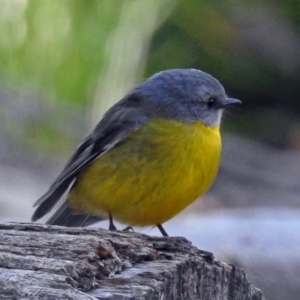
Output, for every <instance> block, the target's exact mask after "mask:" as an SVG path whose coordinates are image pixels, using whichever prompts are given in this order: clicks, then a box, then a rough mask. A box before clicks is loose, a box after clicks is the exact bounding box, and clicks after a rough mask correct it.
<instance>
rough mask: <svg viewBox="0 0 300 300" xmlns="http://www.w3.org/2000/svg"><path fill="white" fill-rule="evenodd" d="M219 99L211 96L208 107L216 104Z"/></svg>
mask: <svg viewBox="0 0 300 300" xmlns="http://www.w3.org/2000/svg"><path fill="white" fill-rule="evenodd" d="M216 101H217V99H216V98H214V97H210V98H209V99H208V101H207V106H208V108H212V107H213V106H214V104H215V103H216Z"/></svg>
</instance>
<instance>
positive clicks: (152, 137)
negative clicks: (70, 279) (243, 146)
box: [32, 69, 241, 236]
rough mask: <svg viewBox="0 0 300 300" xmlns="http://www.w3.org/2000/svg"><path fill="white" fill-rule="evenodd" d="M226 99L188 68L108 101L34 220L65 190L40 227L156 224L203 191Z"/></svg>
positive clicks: (215, 162) (217, 151)
mask: <svg viewBox="0 0 300 300" xmlns="http://www.w3.org/2000/svg"><path fill="white" fill-rule="evenodd" d="M237 103H241V102H240V101H239V100H236V99H232V98H228V97H227V96H226V93H225V91H224V88H223V86H222V85H221V84H220V82H219V81H218V80H216V79H215V78H213V77H212V76H210V75H209V74H207V73H204V72H202V71H199V70H195V69H173V70H166V71H162V72H159V73H157V74H155V75H153V76H152V77H150V78H149V79H148V80H146V81H144V82H142V83H141V84H139V85H137V86H136V87H134V88H133V89H132V90H131V91H129V93H128V94H127V95H126V96H125V97H124V98H123V99H122V100H120V101H119V102H118V103H116V104H115V105H114V106H112V107H111V108H110V109H109V110H108V111H107V112H106V114H105V115H104V117H103V118H102V120H101V121H100V122H99V123H98V125H97V126H96V128H95V129H94V131H93V132H92V133H91V134H90V135H89V136H88V137H87V138H86V139H85V140H84V141H83V142H82V143H81V144H80V145H79V146H78V148H77V149H76V151H75V153H74V154H73V156H72V157H71V159H70V160H69V162H68V163H67V165H66V166H65V168H64V169H63V171H62V172H61V174H60V175H59V176H58V177H57V179H56V180H55V182H54V183H53V184H52V185H51V186H50V188H49V190H48V192H47V193H46V194H44V195H43V196H42V197H41V198H40V199H39V200H38V201H37V202H36V203H35V206H38V207H37V209H36V211H35V212H34V214H33V216H32V221H36V220H38V219H40V218H41V217H43V216H44V215H45V214H47V213H48V212H49V211H50V210H51V209H52V208H53V206H54V205H55V204H56V203H57V201H58V200H59V199H60V197H61V196H62V195H63V194H64V192H65V191H66V190H67V189H68V188H69V187H70V186H71V187H70V191H69V193H68V196H67V199H66V201H65V202H64V203H63V204H62V206H61V207H60V208H59V209H58V210H57V211H56V212H55V213H54V215H53V216H52V217H51V218H50V219H49V221H48V222H47V223H48V224H55V225H64V226H87V225H90V224H92V223H95V222H98V221H100V220H104V219H107V218H109V221H110V225H109V229H110V230H115V229H116V228H115V226H114V223H113V218H114V219H116V220H118V221H120V222H122V223H124V224H127V225H128V226H140V227H146V226H158V228H159V230H160V231H161V233H162V234H163V235H164V236H167V233H166V231H165V230H164V228H163V227H162V224H163V223H164V222H166V221H168V220H169V219H171V218H172V217H174V216H175V215H177V214H178V213H179V212H181V211H182V210H183V209H185V208H186V207H187V206H188V205H189V204H191V203H192V202H194V201H195V200H196V199H197V198H198V197H200V196H201V195H203V194H204V193H205V192H206V191H207V189H208V188H209V187H210V185H211V184H212V182H213V181H214V179H215V177H216V174H217V172H218V169H219V165H220V157H221V148H222V146H221V137H220V131H219V128H220V122H221V117H222V113H223V110H224V108H226V107H228V106H230V105H233V104H237Z"/></svg>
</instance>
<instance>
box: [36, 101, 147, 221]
mask: <svg viewBox="0 0 300 300" xmlns="http://www.w3.org/2000/svg"><path fill="white" fill-rule="evenodd" d="M137 104H138V101H137V99H136V98H134V100H132V97H131V96H128V97H126V98H124V99H123V100H121V101H120V102H119V103H117V104H116V105H115V106H113V107H112V108H111V109H110V110H109V111H108V112H107V113H106V114H105V115H104V117H103V119H102V120H101V121H100V122H99V123H98V125H97V126H96V128H95V129H94V131H93V132H92V134H91V135H89V136H88V137H87V138H86V139H85V140H84V141H83V143H82V144H80V145H79V146H78V148H77V149H76V151H75V153H74V154H73V156H72V157H71V158H70V160H69V161H68V163H67V164H66V166H65V168H64V169H63V171H62V172H61V174H60V175H59V176H58V177H57V179H56V180H55V181H54V183H53V184H52V185H51V186H50V188H49V190H48V192H47V193H45V194H44V195H43V196H42V197H41V198H40V199H38V200H37V201H36V202H35V204H34V206H38V207H37V209H36V210H35V212H34V214H33V215H32V218H31V219H32V221H36V220H38V219H40V218H42V217H43V216H44V215H45V214H47V213H48V212H49V211H50V210H51V209H52V208H53V207H54V205H55V204H56V203H57V202H58V200H59V199H60V198H61V196H62V195H63V194H64V192H65V191H66V190H67V189H68V188H69V186H70V185H71V184H72V182H74V180H76V177H77V175H78V174H79V173H80V172H81V171H82V170H83V169H85V168H86V167H87V166H89V165H90V164H91V163H92V162H93V161H94V160H95V159H97V158H99V157H100V156H101V155H103V154H104V153H105V152H107V151H109V150H110V149H111V148H113V147H116V146H117V145H118V144H119V143H120V142H122V141H123V140H124V139H125V138H126V136H127V135H128V134H129V133H130V132H132V131H134V130H136V129H138V128H139V127H141V126H142V125H143V124H144V123H145V122H146V120H147V116H146V115H145V114H144V113H143V111H142V110H141V109H140V108H141V106H139V105H137ZM76 216H77V217H76ZM59 218H61V221H60V222H58V219H59ZM101 219H102V218H101V217H99V218H98V217H95V216H89V215H88V214H74V212H72V211H71V210H70V208H69V207H68V206H67V204H66V203H64V204H63V205H62V206H61V208H59V209H58V211H57V212H56V213H55V214H54V215H53V217H52V218H51V219H50V220H49V221H48V222H47V223H48V224H57V225H66V226H84V225H88V224H90V223H95V222H97V221H98V220H101ZM92 220H93V222H91V221H92ZM77 223H78V224H77ZM79 223H80V224H81V225H79ZM82 224H84V225H82Z"/></svg>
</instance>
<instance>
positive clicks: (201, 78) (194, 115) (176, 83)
mask: <svg viewBox="0 0 300 300" xmlns="http://www.w3.org/2000/svg"><path fill="white" fill-rule="evenodd" d="M128 97H129V98H130V97H131V98H132V97H133V98H134V97H135V99H138V102H139V104H138V105H137V106H138V108H139V109H138V110H139V113H141V115H143V116H144V117H146V118H155V117H157V118H168V119H176V120H178V121H181V122H188V123H190V122H194V121H196V120H198V121H201V122H202V123H203V124H205V125H206V126H212V127H215V126H219V124H220V121H221V117H222V113H223V110H224V108H225V107H227V106H228V105H232V104H237V103H241V102H240V101H239V100H236V99H231V98H227V96H226V93H225V90H224V88H223V86H222V85H221V83H220V82H219V81H218V80H217V79H215V78H214V77H212V76H211V75H209V74H207V73H205V72H202V71H199V70H196V69H172V70H166V71H162V72H159V73H156V74H155V75H153V76H152V77H150V78H149V79H148V80H146V81H144V82H143V83H141V84H139V85H138V86H136V87H135V88H134V89H133V90H131V92H130V93H129V94H128ZM127 99H128V98H127Z"/></svg>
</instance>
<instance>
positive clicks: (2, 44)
mask: <svg viewBox="0 0 300 300" xmlns="http://www.w3.org/2000/svg"><path fill="white" fill-rule="evenodd" d="M138 3H139V4H140V6H138ZM134 4H136V6H135V7H134ZM126 5H127V10H126V9H124V8H125V7H126ZM130 5H132V6H130ZM150 5H153V7H152V6H150ZM154 5H155V6H156V8H154ZM172 8H174V10H173V11H172V13H171V14H170V12H171V10H172ZM298 8H299V1H286V2H282V1H278V0H276V1H272V2H270V1H266V0H265V1H254V0H252V1H246V0H244V1H237V0H229V1H223V2H220V1H216V0H212V1H209V0H202V1H199V0H189V1H184V0H180V1H171V0H164V1H157V0H152V1H150V2H138V1H130V0H122V1H116V0H114V1H111V0H103V1H98V0H89V1H86V0H51V1H41V0H1V1H0V32H1V35H0V57H1V61H0V81H1V85H2V86H6V87H12V88H14V89H15V88H16V87H17V88H18V89H20V90H25V91H29V92H30V93H32V95H33V97H35V98H37V99H39V101H40V102H42V103H44V104H45V107H44V108H42V109H44V110H45V109H46V110H48V111H50V113H49V117H48V118H44V119H42V120H41V118H40V117H39V118H37V120H35V119H33V120H30V121H29V123H28V124H29V125H28V128H27V130H26V131H27V132H29V135H28V140H30V142H32V143H33V144H35V145H36V144H39V143H40V141H43V142H42V143H41V144H42V145H41V146H42V147H45V148H48V146H49V145H51V144H52V141H53V140H56V141H57V143H55V146H56V147H58V145H59V144H61V145H62V146H61V147H65V143H64V142H61V141H67V140H68V137H66V138H65V139H64V138H63V137H61V136H59V132H60V128H61V127H62V126H63V125H62V124H63V123H65V126H70V127H72V122H71V121H70V119H71V118H72V113H69V115H68V116H67V114H66V113H65V112H66V111H72V110H74V111H77V112H79V114H81V115H82V116H83V114H84V112H85V111H86V110H87V109H88V108H89V107H92V108H93V109H94V111H95V110H97V111H98V110H99V109H100V108H99V105H98V104H97V101H98V102H99V101H106V100H107V99H106V98H109V97H120V96H119V95H120V94H121V93H123V90H124V89H127V88H129V86H128V85H130V84H132V83H133V82H134V81H137V80H138V78H140V77H145V76H143V74H142V71H143V68H144V64H145V61H146V58H147V65H146V74H147V76H149V75H151V74H153V73H154V72H157V71H159V70H162V69H168V68H179V67H183V68H186V67H193V68H199V69H202V70H204V71H207V72H209V73H211V74H212V75H214V76H215V77H217V78H218V79H219V80H220V81H221V82H222V83H223V84H224V85H225V88H226V90H227V91H228V93H229V94H230V95H231V96H234V97H237V98H240V99H241V100H243V102H244V105H243V108H242V109H241V110H239V111H238V113H237V114H235V115H234V117H233V118H232V120H233V121H234V122H235V123H229V124H228V128H230V129H231V130H234V131H236V130H237V128H239V130H240V132H243V133H245V134H246V135H248V136H251V137H255V138H257V137H260V138H262V139H264V140H269V141H271V142H274V143H276V144H279V145H285V144H286V143H287V144H288V143H289V142H286V141H284V142H282V140H281V141H278V140H279V139H278V136H288V134H286V132H284V130H279V129H278V134H277V129H276V128H280V125H281V124H282V120H285V123H284V125H285V126H286V127H287V129H286V130H289V129H290V128H291V127H293V126H294V125H293V124H294V122H293V120H294V118H297V117H298V115H297V114H299V112H300V102H299V101H298V100H297V99H298V96H297V95H298V94H299V92H300V84H299V83H300V82H299V78H300V76H299V73H300V71H299V70H300V53H299V51H298V49H299V47H300V34H299V22H300V12H299V9H298ZM135 10H139V11H140V16H139V11H135ZM151 10H153V13H151ZM155 10H157V12H155V13H154V11H155ZM125 12H126V13H127V14H129V16H128V18H129V20H132V21H131V24H129V25H130V26H131V27H132V28H131V27H130V26H129V27H128V28H129V29H128V30H131V31H132V32H133V35H135V38H133V37H130V36H129V35H128V36H127V34H128V32H127V31H126V30H125V29H124V28H121V29H122V30H123V29H124V30H123V31H122V30H121V31H119V33H118V34H119V35H118V34H116V33H115V31H116V28H118V26H121V27H122V26H125V25H126V24H127V23H126V22H124V24H125V25H124V24H120V20H124V13H125ZM162 12H164V13H162ZM147 13H148V15H149V18H152V20H149V19H147V18H145V15H147ZM168 14H170V15H169V17H168V18H167V20H165V17H166V16H168ZM128 18H127V22H128ZM151 22H152V23H155V24H156V26H159V25H161V26H160V27H159V28H158V29H157V30H156V28H155V26H154V24H152V23H151ZM161 23H163V24H161ZM127 25H128V24H127ZM141 30H143V31H141ZM155 30H156V33H155V35H154V37H153V39H152V43H151V45H150V50H149V53H148V43H149V40H150V38H151V35H152V34H153V32H154V31H155ZM140 31H141V32H140ZM122 33H123V35H124V34H125V35H126V36H123V37H122V36H121V35H122ZM112 37H115V38H118V37H119V38H120V44H119V45H118V43H117V42H118V41H116V40H113V39H112V40H111V38H112ZM143 37H144V38H143ZM121 38H122V41H121ZM137 39H139V40H137ZM126 41H128V43H127V44H128V47H125V44H126ZM131 52H132V55H130V54H129V53H131ZM109 55H110V56H109ZM136 57H137V58H136ZM126 58H127V61H126ZM114 64H116V65H114ZM118 64H119V65H118ZM135 64H136V65H135ZM137 64H139V65H140V67H138V66H137ZM120 65H123V68H122V67H120ZM109 68H110V70H114V72H113V71H109ZM101 72H102V73H101ZM100 74H102V75H101V76H100ZM103 74H104V75H103ZM103 76H104V77H103ZM105 76H106V77H107V78H105ZM122 77H123V78H124V80H125V82H122V83H121V82H120V78H122ZM126 80H127V81H126ZM109 82H115V85H113V84H112V85H111V87H110V85H109ZM101 84H102V85H101ZM107 85H109V86H108V87H107V89H108V90H109V88H110V89H111V90H112V92H115V93H110V94H109V93H107V92H105V91H104V88H105V86H107ZM112 95H113V96H112ZM116 95H118V96H116ZM114 100H115V101H117V100H119V99H114ZM0 101H1V99H0ZM23 102H24V101H23ZM18 105H22V101H19V102H18ZM23 105H24V106H26V104H24V103H23ZM49 107H53V108H55V109H56V110H57V111H61V113H59V117H61V116H65V115H66V119H64V118H60V120H57V119H58V118H57V119H56V118H55V117H54V116H55V115H56V113H55V109H53V111H51V110H49ZM270 107H271V108H272V110H271V111H269V112H268V110H269V108H270ZM266 110H267V111H266ZM289 111H292V112H293V117H292V118H290V119H289V118H288V117H286V116H287V115H288V113H289ZM75 114H76V113H75ZM1 115H2V116H3V113H1V111H0V117H1ZM89 115H90V114H89ZM266 116H267V117H266ZM97 118H98V112H96V115H92V119H97ZM229 119H230V118H229ZM45 120H46V121H47V122H44V121H45ZM53 121H55V122H56V121H57V122H60V123H61V125H59V126H57V127H55V126H54V127H53V128H51V125H50V124H51V122H53ZM17 122H18V121H17V120H15V121H14V122H13V123H17ZM78 122H82V121H80V120H76V124H77V123H78ZM254 122H255V126H253V123H254ZM10 123H12V122H11V120H10ZM20 124H23V123H22V122H21V123H20ZM68 124H69V125H68ZM70 124H71V125H70ZM81 124H82V123H81ZM12 127H14V126H12ZM17 127H18V126H17V125H16V128H17ZM73 127H74V126H73ZM79 127H80V126H79ZM296 127H297V128H299V126H298V122H297V126H296ZM75 128H76V126H75ZM275 129H276V131H275V132H274V130H275ZM68 131H69V129H67V130H66V132H68ZM279 131H280V132H279ZM292 131H293V130H292ZM293 132H294V131H293ZM64 134H65V133H64ZM81 134H82V132H80V135H81ZM71 136H72V134H71ZM81 137H82V135H81ZM274 137H275V139H274ZM45 141H46V142H45Z"/></svg>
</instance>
